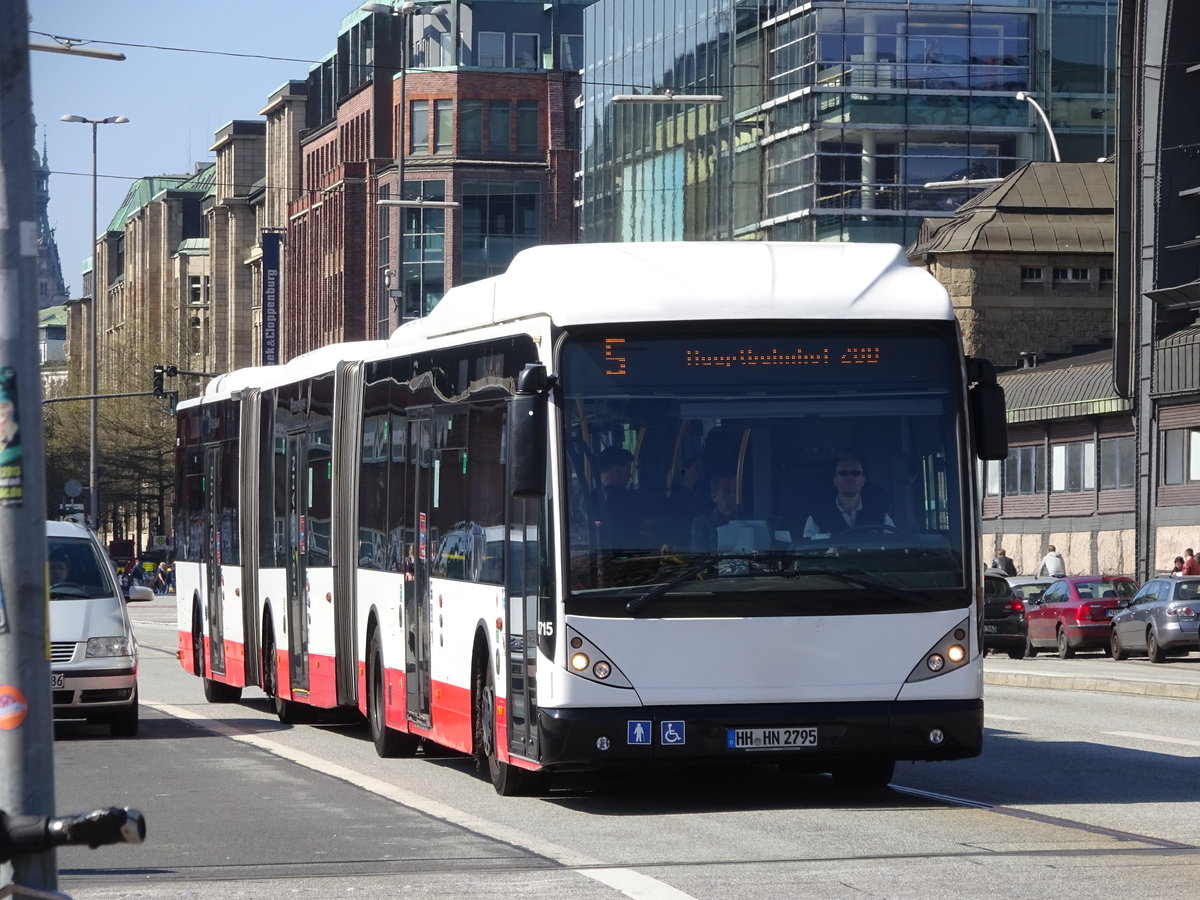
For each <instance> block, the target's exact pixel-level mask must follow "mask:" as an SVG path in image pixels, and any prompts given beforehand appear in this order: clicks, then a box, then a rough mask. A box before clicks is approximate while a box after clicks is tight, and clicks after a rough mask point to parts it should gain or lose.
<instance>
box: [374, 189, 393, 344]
mask: <svg viewBox="0 0 1200 900" xmlns="http://www.w3.org/2000/svg"><path fill="white" fill-rule="evenodd" d="M391 196H392V190H391V185H387V184H384V185H380V187H379V199H380V200H389V199H391ZM376 209H377V210H378V211H379V255H378V257H377V258H376V266H377V268H378V273H379V302H378V309H377V312H376V316H377V319H378V329H377V332H378V335H377V336H378V337H381V338H386V337H387V336H388V335H389V334H391V333H392V331H391V328H392V317H391V308H392V301H391V287H392V285H391V280H392V269H391V257H392V253H391V248H392V208H391V207H390V206H377V207H376Z"/></svg>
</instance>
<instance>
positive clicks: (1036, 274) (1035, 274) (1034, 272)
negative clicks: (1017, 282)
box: [1021, 266, 1043, 282]
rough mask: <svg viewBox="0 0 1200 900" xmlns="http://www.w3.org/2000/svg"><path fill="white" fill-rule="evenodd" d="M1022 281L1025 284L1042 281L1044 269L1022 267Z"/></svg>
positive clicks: (1039, 267)
mask: <svg viewBox="0 0 1200 900" xmlns="http://www.w3.org/2000/svg"><path fill="white" fill-rule="evenodd" d="M1021 280H1022V281H1025V282H1031V281H1042V280H1043V279H1042V267H1041V266H1021Z"/></svg>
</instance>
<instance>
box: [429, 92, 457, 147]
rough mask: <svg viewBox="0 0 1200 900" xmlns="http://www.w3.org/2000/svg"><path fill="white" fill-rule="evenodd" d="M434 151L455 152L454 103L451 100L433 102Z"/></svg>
mask: <svg viewBox="0 0 1200 900" xmlns="http://www.w3.org/2000/svg"><path fill="white" fill-rule="evenodd" d="M433 113H434V115H433V152H434V153H443V154H444V153H453V152H454V103H453V101H450V100H435V101H434V102H433Z"/></svg>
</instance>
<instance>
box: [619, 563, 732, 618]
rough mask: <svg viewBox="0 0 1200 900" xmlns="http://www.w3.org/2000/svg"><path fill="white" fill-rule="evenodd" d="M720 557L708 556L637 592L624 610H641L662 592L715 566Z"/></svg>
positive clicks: (664, 592) (632, 611)
mask: <svg viewBox="0 0 1200 900" xmlns="http://www.w3.org/2000/svg"><path fill="white" fill-rule="evenodd" d="M721 559H723V557H720V556H710V557H708V558H707V559H705V560H704V561H703V562H701V563H700V564H699V565H695V566H692V567H691V568H690V569H686V570H684V571H683V572H680V573H679V574H678V575H676V576H675V577H674V578H672V579H671V580H670V581H664V582H663V583H662V584H660V585H658V586H657V587H652V588H650V590H648V591H646V593H644V594H638V595H637V596H636V597H634V598H633V599H632V600H630V601H629V602H628V603H626V604H625V612H627V613H636V612H640V611H641V610H643V609H645V608H646V607H647V606H649V605H650V601H652V600H657V599H658V598H659V597H661V596H662V595H663V594H666V593H669V592H670V591H673V590H674V589H675V588H677V587H679V585H681V584H683V583H684V582H685V581H691V580H692V579H693V578H695V577H696V576H697V575H703V574H704V573H705V572H708V571H709V570H711V569H713V568H715V567H716V565H717V563H718V562H720V561H721Z"/></svg>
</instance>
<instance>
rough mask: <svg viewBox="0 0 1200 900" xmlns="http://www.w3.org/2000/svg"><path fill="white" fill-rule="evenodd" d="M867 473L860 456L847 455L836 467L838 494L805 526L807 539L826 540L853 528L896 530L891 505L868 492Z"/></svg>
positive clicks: (812, 515)
mask: <svg viewBox="0 0 1200 900" xmlns="http://www.w3.org/2000/svg"><path fill="white" fill-rule="evenodd" d="M866 483H867V472H866V469H865V468H864V467H863V463H862V460H861V459H859V458H858V457H857V456H843V457H840V458H839V459H838V461H837V464H836V465H835V466H834V467H833V485H834V489H835V491H834V494H833V496H832V497H830V498H829V500H828V502H826V503H822V504H820V505H818V506H817V507H816V508H815V509H814V510H812V512H811V513H810V515H809V517H808V520H807V521H806V522H805V523H804V536H805V537H806V538H818V539H824V538H828V537H830V536H831V535H835V534H844V533H845V532H847V531H849V530H850V529H852V528H863V527H865V526H873V527H875V528H878V529H879V530H884V529H887V530H892V529H895V527H896V523H895V522H893V521H892V517H891V516H890V515H889V514H888V509H887V504H886V503H883V502H881V501H879V500H876V499H875V498H874V497H872V496H871V495H870V493H864V490H863V489H864V488H865V487H866Z"/></svg>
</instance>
